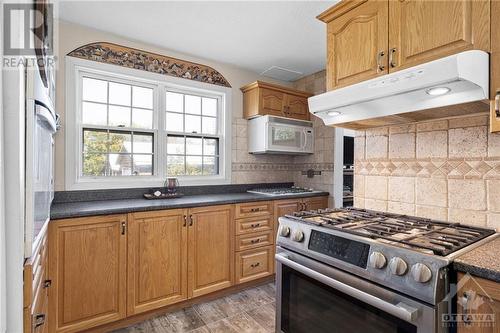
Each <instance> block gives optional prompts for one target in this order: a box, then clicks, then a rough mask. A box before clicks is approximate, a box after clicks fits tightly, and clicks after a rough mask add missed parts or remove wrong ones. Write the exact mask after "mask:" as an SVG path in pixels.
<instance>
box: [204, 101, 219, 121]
mask: <svg viewBox="0 0 500 333" xmlns="http://www.w3.org/2000/svg"><path fill="white" fill-rule="evenodd" d="M202 103H203V109H202V110H203V115H204V116H212V117H215V116H217V100H216V99H215V98H206V97H203V102H202Z"/></svg>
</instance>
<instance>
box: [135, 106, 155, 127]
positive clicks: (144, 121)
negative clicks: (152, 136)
mask: <svg viewBox="0 0 500 333" xmlns="http://www.w3.org/2000/svg"><path fill="white" fill-rule="evenodd" d="M132 127H136V128H153V110H144V109H132Z"/></svg>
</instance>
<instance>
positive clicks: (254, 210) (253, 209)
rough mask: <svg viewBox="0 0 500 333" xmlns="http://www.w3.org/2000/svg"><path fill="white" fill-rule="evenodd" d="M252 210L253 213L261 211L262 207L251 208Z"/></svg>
mask: <svg viewBox="0 0 500 333" xmlns="http://www.w3.org/2000/svg"><path fill="white" fill-rule="evenodd" d="M250 211H251V212H253V213H255V212H259V211H260V208H250Z"/></svg>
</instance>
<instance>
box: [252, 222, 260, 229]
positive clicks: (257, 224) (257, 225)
mask: <svg viewBox="0 0 500 333" xmlns="http://www.w3.org/2000/svg"><path fill="white" fill-rule="evenodd" d="M250 227H252V228H258V227H260V223H254V224H250Z"/></svg>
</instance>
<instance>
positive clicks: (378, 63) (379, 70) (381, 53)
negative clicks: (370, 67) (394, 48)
mask: <svg viewBox="0 0 500 333" xmlns="http://www.w3.org/2000/svg"><path fill="white" fill-rule="evenodd" d="M384 56H385V52H384V51H380V52H379V53H378V54H377V72H382V71H383V70H384V69H385V66H384V65H382V64H381V63H380V62H381V60H382V58H383V57H384Z"/></svg>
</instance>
